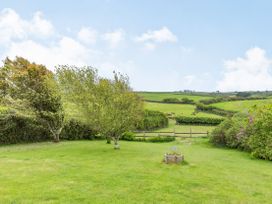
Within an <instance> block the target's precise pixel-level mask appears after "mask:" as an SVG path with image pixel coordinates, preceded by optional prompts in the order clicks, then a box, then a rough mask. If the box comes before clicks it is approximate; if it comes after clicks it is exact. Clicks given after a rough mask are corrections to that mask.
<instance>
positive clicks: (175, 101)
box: [162, 98, 180, 103]
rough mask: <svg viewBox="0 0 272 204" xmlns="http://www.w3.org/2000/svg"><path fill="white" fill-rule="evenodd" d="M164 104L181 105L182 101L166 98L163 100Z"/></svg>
mask: <svg viewBox="0 0 272 204" xmlns="http://www.w3.org/2000/svg"><path fill="white" fill-rule="evenodd" d="M162 101H163V102H164V103H179V102H180V100H179V99H177V98H164V99H163V100H162Z"/></svg>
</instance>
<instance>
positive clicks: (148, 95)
mask: <svg viewBox="0 0 272 204" xmlns="http://www.w3.org/2000/svg"><path fill="white" fill-rule="evenodd" d="M138 94H139V95H140V96H142V97H143V98H144V99H145V100H153V101H162V100H163V99H165V98H177V99H182V98H189V99H192V100H194V101H195V102H197V101H199V100H202V99H209V98H212V97H210V96H197V95H192V94H185V93H174V92H173V93H171V92H165V93H164V92H138Z"/></svg>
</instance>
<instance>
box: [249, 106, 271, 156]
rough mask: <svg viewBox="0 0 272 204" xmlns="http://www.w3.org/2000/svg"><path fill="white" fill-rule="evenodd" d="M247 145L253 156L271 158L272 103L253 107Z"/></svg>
mask: <svg viewBox="0 0 272 204" xmlns="http://www.w3.org/2000/svg"><path fill="white" fill-rule="evenodd" d="M252 112H253V116H252V117H253V118H252V121H251V124H250V127H251V135H250V138H249V146H250V149H251V152H252V155H253V156H254V157H258V158H261V159H267V160H272V123H271V121H272V104H269V105H265V106H263V107H261V108H255V109H254V110H253V111H252Z"/></svg>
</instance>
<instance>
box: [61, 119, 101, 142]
mask: <svg viewBox="0 0 272 204" xmlns="http://www.w3.org/2000/svg"><path fill="white" fill-rule="evenodd" d="M96 135H97V133H96V132H95V131H94V130H93V129H92V128H91V127H90V126H88V125H86V124H85V123H83V122H80V121H78V120H75V119H71V120H69V121H67V122H66V123H65V125H64V128H63V130H62V133H61V138H62V139H65V140H82V139H85V140H93V139H95V138H96Z"/></svg>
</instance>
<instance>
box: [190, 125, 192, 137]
mask: <svg viewBox="0 0 272 204" xmlns="http://www.w3.org/2000/svg"><path fill="white" fill-rule="evenodd" d="M190 137H192V128H191V127H190Z"/></svg>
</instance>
